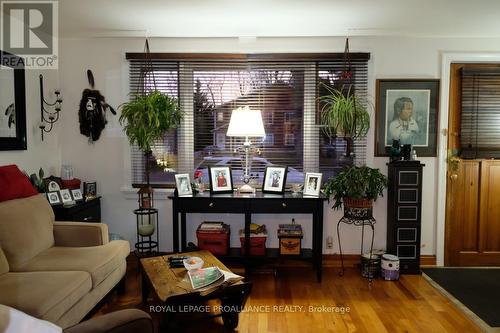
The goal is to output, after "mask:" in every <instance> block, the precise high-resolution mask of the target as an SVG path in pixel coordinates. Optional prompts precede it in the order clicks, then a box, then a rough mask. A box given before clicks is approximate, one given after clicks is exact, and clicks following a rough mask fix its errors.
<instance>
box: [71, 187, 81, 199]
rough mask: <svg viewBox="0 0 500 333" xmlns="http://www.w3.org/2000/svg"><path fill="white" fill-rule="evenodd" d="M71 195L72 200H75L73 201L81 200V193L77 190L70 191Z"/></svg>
mask: <svg viewBox="0 0 500 333" xmlns="http://www.w3.org/2000/svg"><path fill="white" fill-rule="evenodd" d="M71 195H72V196H73V200H75V201H80V200H83V195H82V191H80V189H79V188H78V189H75V190H71Z"/></svg>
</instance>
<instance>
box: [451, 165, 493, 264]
mask: <svg viewBox="0 0 500 333" xmlns="http://www.w3.org/2000/svg"><path fill="white" fill-rule="evenodd" d="M453 174H455V173H449V176H448V186H447V207H446V208H447V211H446V256H445V265H446V266H491V265H500V186H498V185H500V161H490V160H482V161H478V160H471V161H467V160H463V161H461V162H460V166H459V170H458V171H457V172H456V177H455V176H452V175H453Z"/></svg>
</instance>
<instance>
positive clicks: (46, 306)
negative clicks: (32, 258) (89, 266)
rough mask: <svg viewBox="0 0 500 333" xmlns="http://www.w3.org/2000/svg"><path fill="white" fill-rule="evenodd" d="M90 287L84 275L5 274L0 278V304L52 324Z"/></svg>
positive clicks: (68, 273)
mask: <svg viewBox="0 0 500 333" xmlns="http://www.w3.org/2000/svg"><path fill="white" fill-rule="evenodd" d="M35 286H36V288H35ZM91 288H92V281H91V278H90V275H89V274H88V273H87V272H74V271H73V272H71V271H67V272H23V273H18V272H15V273H13V272H9V273H6V274H3V275H2V276H0V290H2V292H1V293H0V303H1V304H5V305H8V306H11V307H13V308H16V309H18V310H21V311H23V312H26V313H27V314H29V315H32V316H34V317H37V318H40V319H44V320H48V321H51V322H55V321H57V319H59V318H60V317H61V316H62V315H63V314H64V313H65V312H66V311H68V309H70V308H71V307H72V306H73V305H75V304H76V303H77V302H78V301H79V300H80V299H81V298H82V297H84V296H85V295H87V294H88V293H89V291H90V290H91Z"/></svg>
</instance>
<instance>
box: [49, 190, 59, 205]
mask: <svg viewBox="0 0 500 333" xmlns="http://www.w3.org/2000/svg"><path fill="white" fill-rule="evenodd" d="M47 199H48V200H49V203H50V204H51V205H60V204H62V201H61V198H60V197H59V192H47Z"/></svg>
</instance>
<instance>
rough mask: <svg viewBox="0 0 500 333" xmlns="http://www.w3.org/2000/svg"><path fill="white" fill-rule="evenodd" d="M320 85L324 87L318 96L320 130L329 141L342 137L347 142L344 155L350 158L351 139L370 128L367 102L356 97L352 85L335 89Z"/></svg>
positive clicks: (364, 133) (362, 134) (365, 132)
mask: <svg viewBox="0 0 500 333" xmlns="http://www.w3.org/2000/svg"><path fill="white" fill-rule="evenodd" d="M321 87H322V88H324V89H326V91H325V93H324V94H322V96H320V97H319V101H320V104H321V106H320V109H321V117H320V122H321V125H322V131H323V133H324V134H325V135H326V136H327V137H328V138H329V139H330V141H331V139H332V138H335V137H343V138H344V140H345V141H346V143H347V149H346V157H348V158H350V157H351V155H352V154H351V151H352V145H353V139H355V138H357V137H362V136H365V135H366V134H367V133H368V130H369V129H370V114H369V113H368V107H367V105H369V104H368V103H367V102H365V101H363V100H362V99H360V98H358V97H356V95H355V94H354V92H353V91H352V85H348V86H342V88H341V89H337V88H333V87H330V86H328V85H326V84H324V83H322V84H321Z"/></svg>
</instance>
